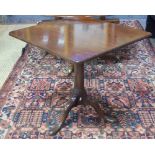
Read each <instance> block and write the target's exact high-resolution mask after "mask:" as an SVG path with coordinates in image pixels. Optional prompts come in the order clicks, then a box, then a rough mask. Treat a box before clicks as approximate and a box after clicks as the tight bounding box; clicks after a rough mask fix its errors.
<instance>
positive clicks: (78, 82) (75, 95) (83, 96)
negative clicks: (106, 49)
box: [50, 63, 117, 136]
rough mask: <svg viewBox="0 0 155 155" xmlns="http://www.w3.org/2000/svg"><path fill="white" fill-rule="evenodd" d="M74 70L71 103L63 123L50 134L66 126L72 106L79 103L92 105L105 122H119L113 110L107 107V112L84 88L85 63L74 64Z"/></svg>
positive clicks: (63, 116) (63, 117)
mask: <svg viewBox="0 0 155 155" xmlns="http://www.w3.org/2000/svg"><path fill="white" fill-rule="evenodd" d="M74 72H75V82H74V89H73V90H72V93H71V97H70V99H69V101H68V104H67V105H69V106H68V107H67V108H66V110H65V112H64V114H63V115H62V116H61V123H60V124H59V125H58V126H56V127H55V128H54V129H52V130H51V131H50V135H52V136H53V135H56V134H57V133H58V132H59V131H60V130H61V129H62V128H63V126H64V123H65V120H66V118H67V116H68V114H69V112H70V111H71V109H72V108H74V107H76V106H78V105H84V106H87V105H90V106H92V107H93V108H94V110H95V111H96V112H97V114H98V115H99V119H100V121H102V120H103V121H104V122H111V123H114V122H117V119H116V118H114V117H112V116H111V113H112V110H111V109H110V108H108V107H107V109H109V110H108V112H105V111H104V110H102V109H101V107H100V106H99V104H98V103H96V100H95V99H93V98H91V97H90V98H88V96H87V93H86V90H85V88H84V63H80V64H75V65H74ZM106 111H107V110H106Z"/></svg>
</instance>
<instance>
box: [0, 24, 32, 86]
mask: <svg viewBox="0 0 155 155" xmlns="http://www.w3.org/2000/svg"><path fill="white" fill-rule="evenodd" d="M31 25H32V24H31ZM28 26H30V24H26V25H25V24H23V25H21V24H20V25H0V36H1V37H0V88H1V87H2V85H3V83H4V82H5V80H6V78H7V77H8V75H9V73H10V72H11V70H12V67H13V66H14V64H15V63H16V61H17V59H18V58H19V57H20V55H21V50H22V48H23V47H24V46H25V43H24V42H22V41H19V40H17V39H14V38H13V37H11V36H9V35H8V34H9V32H10V31H12V30H15V29H20V28H23V27H28Z"/></svg>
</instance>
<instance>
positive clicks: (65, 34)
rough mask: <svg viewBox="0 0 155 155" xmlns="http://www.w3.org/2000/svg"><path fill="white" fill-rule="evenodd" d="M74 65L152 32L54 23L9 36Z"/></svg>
mask: <svg viewBox="0 0 155 155" xmlns="http://www.w3.org/2000/svg"><path fill="white" fill-rule="evenodd" d="M9 34H10V35H11V36H13V37H15V38H18V39H20V40H22V41H25V42H27V43H30V44H32V45H35V46H37V47H40V48H42V49H44V50H46V51H48V52H49V53H50V54H53V55H56V56H60V57H62V58H64V59H66V60H69V61H71V62H72V63H81V62H85V61H88V60H90V59H93V58H96V57H98V56H102V55H103V54H104V53H106V52H110V51H112V50H114V49H117V48H120V47H123V46H125V45H128V44H130V43H133V42H135V41H138V40H141V39H144V38H146V37H149V36H151V33H149V32H145V31H143V30H139V29H134V28H130V27H127V26H123V25H120V24H113V23H104V22H75V21H53V22H43V23H41V24H38V25H36V26H31V27H28V28H23V29H19V30H15V31H12V32H10V33H9Z"/></svg>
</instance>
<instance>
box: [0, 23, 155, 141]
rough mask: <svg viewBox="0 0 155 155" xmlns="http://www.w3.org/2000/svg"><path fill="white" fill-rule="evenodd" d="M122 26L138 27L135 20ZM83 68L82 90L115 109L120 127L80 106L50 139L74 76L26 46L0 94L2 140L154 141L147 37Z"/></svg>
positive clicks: (154, 96) (153, 83)
mask: <svg viewBox="0 0 155 155" xmlns="http://www.w3.org/2000/svg"><path fill="white" fill-rule="evenodd" d="M122 24H124V25H129V26H131V27H135V28H140V29H141V25H140V24H139V22H137V21H129V22H123V23H122ZM116 53H117V56H120V60H119V61H116V59H113V60H110V59H109V60H107V59H96V60H93V61H90V62H88V63H87V64H85V86H86V88H87V92H88V93H89V94H90V95H94V97H95V98H96V99H97V101H99V102H100V105H101V107H102V108H104V105H105V104H104V102H105V101H106V102H107V103H108V104H109V105H110V106H112V107H113V109H114V111H115V112H114V113H113V115H115V116H116V117H117V118H118V120H119V123H113V124H110V123H105V124H104V123H103V122H100V121H99V119H98V116H97V115H96V113H95V111H94V110H93V109H92V108H91V107H86V108H84V107H83V106H78V107H76V108H74V109H73V110H72V111H71V113H70V114H69V116H68V118H67V121H66V125H65V127H64V128H63V129H62V130H61V131H60V132H59V133H58V134H57V135H56V136H54V137H52V136H50V135H49V130H50V129H52V128H53V127H54V126H55V124H57V123H58V118H59V117H58V115H60V114H61V113H62V111H63V109H64V107H65V104H66V103H67V100H68V97H69V94H70V89H71V88H72V87H73V76H74V75H72V76H69V77H67V76H66V75H65V74H64V73H63V71H62V70H63V69H64V68H65V67H66V66H67V65H68V63H66V62H65V61H64V60H62V59H60V58H55V57H52V56H51V55H49V54H47V53H46V52H45V51H43V50H41V49H39V48H36V47H34V46H31V45H28V46H27V47H26V50H25V52H23V55H22V56H21V58H20V59H19V60H18V62H17V63H16V65H15V67H14V68H13V71H12V72H11V73H10V76H9V78H8V79H7V81H6V82H5V84H4V86H3V88H2V90H1V92H0V137H1V138H46V139H47V138H155V93H154V92H155V63H154V62H155V61H154V60H155V53H154V50H153V48H152V46H151V44H150V42H149V40H148V39H145V40H142V41H139V42H137V43H134V44H131V45H129V46H126V47H124V48H121V49H120V50H117V51H113V52H111V53H109V55H111V54H112V55H113V54H116Z"/></svg>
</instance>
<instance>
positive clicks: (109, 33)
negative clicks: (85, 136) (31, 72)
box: [10, 20, 151, 135]
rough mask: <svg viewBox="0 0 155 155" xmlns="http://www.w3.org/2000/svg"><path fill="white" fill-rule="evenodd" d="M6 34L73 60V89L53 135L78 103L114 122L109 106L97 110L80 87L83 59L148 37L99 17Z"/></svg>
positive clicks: (139, 31)
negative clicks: (97, 19)
mask: <svg viewBox="0 0 155 155" xmlns="http://www.w3.org/2000/svg"><path fill="white" fill-rule="evenodd" d="M10 35H11V36H13V37H15V38H18V39H20V40H23V41H25V42H27V43H30V44H33V45H35V46H38V47H40V48H43V49H45V50H47V51H48V52H49V53H50V54H55V55H57V56H60V57H62V58H64V59H66V60H69V61H71V62H72V63H73V64H74V71H75V81H74V89H73V90H72V91H71V92H72V93H71V97H70V100H69V103H68V104H69V106H68V107H67V108H66V110H65V111H64V114H63V115H62V117H61V118H62V119H61V122H60V124H59V125H58V126H56V127H55V128H54V129H53V130H51V132H50V134H51V135H55V134H56V133H58V132H59V131H60V130H61V128H62V127H63V126H64V123H65V120H66V118H67V116H68V113H69V112H70V111H71V109H72V108H73V107H75V106H77V105H79V104H82V105H85V106H86V105H91V106H92V107H93V108H94V109H95V111H96V112H97V113H98V115H99V118H100V120H101V121H102V120H103V121H104V122H105V121H108V122H111V123H113V122H117V119H116V118H114V117H112V116H111V110H108V113H107V112H105V111H103V110H101V108H100V106H99V105H98V104H97V103H96V102H95V101H94V99H92V98H90V97H87V93H86V91H85V88H84V62H85V61H88V60H90V59H93V58H96V57H98V56H101V55H103V57H104V54H105V53H106V52H110V51H112V50H114V49H116V48H119V47H122V46H125V45H128V44H130V43H132V42H135V41H138V40H141V39H143V38H146V37H149V36H150V35H151V33H148V32H145V31H142V30H136V29H133V28H129V27H125V26H121V25H118V24H112V23H105V22H101V21H98V22H97V21H93V22H92V21H89V20H87V21H86V22H80V21H63V20H62V21H59V20H58V21H54V22H43V23H41V24H39V25H37V26H32V27H29V28H25V29H20V30H16V31H12V32H10ZM108 108H109V107H107V108H106V109H108Z"/></svg>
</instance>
